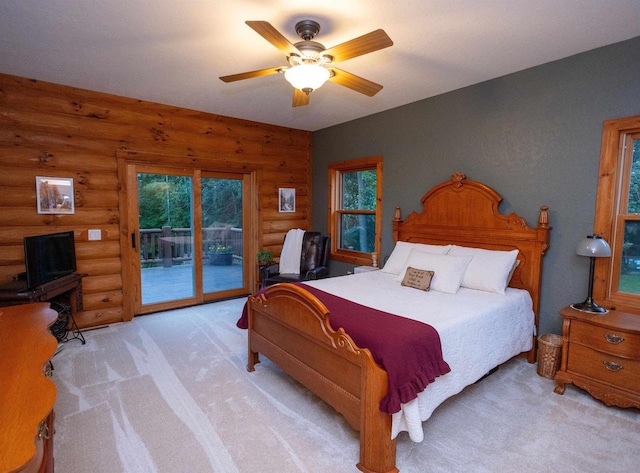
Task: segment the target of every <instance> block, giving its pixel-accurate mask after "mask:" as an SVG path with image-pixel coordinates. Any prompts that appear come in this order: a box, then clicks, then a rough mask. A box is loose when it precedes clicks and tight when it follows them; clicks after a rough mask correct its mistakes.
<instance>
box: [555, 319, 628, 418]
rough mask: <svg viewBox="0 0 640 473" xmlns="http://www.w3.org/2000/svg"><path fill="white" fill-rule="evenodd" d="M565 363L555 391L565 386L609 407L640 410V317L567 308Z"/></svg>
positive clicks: (563, 343) (563, 330)
mask: <svg viewBox="0 0 640 473" xmlns="http://www.w3.org/2000/svg"><path fill="white" fill-rule="evenodd" d="M560 315H561V316H562V317H564V325H563V328H562V339H563V340H562V364H561V366H560V370H558V372H557V373H556V375H555V381H556V383H557V386H556V388H555V390H554V391H555V392H556V393H557V394H563V393H564V389H565V384H566V383H573V384H574V385H576V386H578V387H580V388H582V389H584V390H586V391H588V392H589V393H590V394H591V395H592V396H593V397H595V398H597V399H600V400H601V401H603V402H604V403H605V404H606V405H608V406H619V407H638V408H640V315H635V314H629V313H626V312H619V311H616V310H611V311H609V312H608V313H607V314H604V315H598V314H591V313H588V312H581V311H578V310H574V309H572V308H571V307H565V308H564V309H562V310H561V311H560Z"/></svg>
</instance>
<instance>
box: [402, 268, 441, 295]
mask: <svg viewBox="0 0 640 473" xmlns="http://www.w3.org/2000/svg"><path fill="white" fill-rule="evenodd" d="M431 278H433V271H427V270H426V269H416V268H411V267H409V268H407V272H406V273H405V274H404V279H403V280H402V282H401V283H400V284H401V285H402V286H409V287H413V288H415V289H420V290H421V291H427V292H429V286H431Z"/></svg>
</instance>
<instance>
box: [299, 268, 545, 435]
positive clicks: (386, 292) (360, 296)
mask: <svg viewBox="0 0 640 473" xmlns="http://www.w3.org/2000/svg"><path fill="white" fill-rule="evenodd" d="M393 278H394V275H392V274H388V273H383V272H381V271H370V272H366V273H359V274H353V275H348V276H341V277H335V278H328V279H321V280H317V281H309V282H307V283H305V284H309V285H311V286H314V287H317V288H318V289H320V290H323V291H325V292H329V293H331V294H335V295H337V296H341V297H344V298H346V299H350V300H352V301H354V302H357V303H359V304H362V305H365V306H368V307H373V308H375V309H379V310H383V311H386V312H389V313H391V314H396V315H400V316H404V317H408V318H411V319H414V320H419V321H421V322H424V323H427V324H429V325H431V326H433V327H434V328H435V329H436V330H437V331H438V333H439V334H440V340H441V342H442V352H443V357H444V359H445V361H446V362H447V363H448V364H449V366H450V367H451V372H450V373H448V374H446V375H444V376H440V377H439V378H437V379H436V380H435V382H434V383H431V384H429V386H427V388H426V389H425V390H424V391H423V392H422V393H421V394H420V395H419V396H418V398H417V399H415V400H413V401H411V402H409V403H406V404H403V405H402V410H401V411H400V412H397V413H395V414H393V416H392V417H393V423H392V424H393V425H392V438H395V437H396V436H397V435H398V433H400V432H402V431H408V432H409V436H410V438H411V440H413V441H414V442H421V441H422V440H423V438H424V435H423V430H422V421H425V420H427V419H428V418H429V417H431V414H432V413H433V411H434V410H435V409H436V407H438V406H439V405H440V404H442V403H443V402H444V401H445V400H446V399H447V398H449V397H451V396H453V395H455V394H457V393H459V392H460V391H462V389H463V388H464V387H466V386H468V385H470V384H473V383H474V382H476V381H477V380H478V379H480V378H481V377H482V376H484V375H485V374H486V373H487V372H488V371H489V370H491V369H492V368H494V367H496V366H497V365H499V364H501V363H504V362H505V361H507V360H509V359H510V358H512V357H513V356H515V355H517V354H518V353H521V352H523V351H526V350H529V349H530V348H531V343H532V338H533V333H534V314H533V310H532V306H533V303H532V300H531V296H530V295H529V293H528V292H527V291H524V290H520V289H511V288H509V289H507V292H506V295H499V294H493V293H489V292H482V291H476V290H473V289H466V288H460V289H459V290H458V292H457V293H456V294H447V293H443V292H436V291H429V292H424V291H420V290H417V289H413V288H410V287H406V286H401V285H400V283H399V282H397V281H394V280H393Z"/></svg>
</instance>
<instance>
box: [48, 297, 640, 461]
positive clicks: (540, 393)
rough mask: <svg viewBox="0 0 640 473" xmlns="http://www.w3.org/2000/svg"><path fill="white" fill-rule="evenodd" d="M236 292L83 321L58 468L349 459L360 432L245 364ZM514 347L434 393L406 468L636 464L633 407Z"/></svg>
mask: <svg viewBox="0 0 640 473" xmlns="http://www.w3.org/2000/svg"><path fill="white" fill-rule="evenodd" d="M243 303H244V300H243V299H237V300H232V301H224V302H218V303H214V304H208V305H203V306H198V307H192V308H188V309H182V310H176V311H170V312H164V313H158V314H153V315H147V316H144V317H138V318H136V319H134V321H133V322H130V323H124V324H116V325H112V326H109V327H107V328H102V329H99V330H94V331H87V332H85V337H86V340H87V344H86V345H84V346H83V345H81V344H80V343H79V342H78V341H71V342H69V343H67V344H66V345H65V346H64V348H63V350H62V351H61V352H60V353H59V354H58V355H56V357H55V358H54V360H53V361H54V367H55V370H54V377H53V379H54V381H55V383H56V385H57V387H58V399H57V402H56V406H55V409H56V437H55V465H56V471H57V472H58V473H114V472H126V473H144V472H149V473H155V472H158V473H174V472H175V473H177V472H180V473H182V472H185V473H186V472H189V473H192V472H218V473H233V472H247V473H248V472H281V473H288V472H322V473H325V472H331V473H340V472H357V471H358V470H357V469H356V467H355V464H356V462H357V461H358V436H357V433H356V432H355V431H353V430H352V429H351V428H350V427H349V426H348V425H347V424H346V423H345V422H344V420H343V419H342V418H341V417H340V416H339V415H337V414H336V413H335V412H334V411H333V410H332V409H331V408H330V407H328V406H327V405H325V404H324V403H323V402H322V401H320V400H319V399H318V398H316V397H315V396H314V395H312V394H310V393H309V392H308V391H307V390H306V389H304V388H302V387H301V386H300V385H298V384H297V383H296V382H295V381H292V380H291V379H290V378H289V377H288V376H287V375H285V374H284V373H282V372H281V371H280V370H279V369H278V368H277V367H276V366H275V365H273V364H272V363H270V362H269V361H268V360H267V359H265V358H263V361H262V363H260V364H259V365H258V366H257V368H256V371H255V372H253V373H248V372H247V371H246V369H245V366H246V361H247V348H246V332H245V331H243V330H239V329H237V328H236V327H235V321H236V320H237V318H238V317H239V315H240V310H241V308H242V305H243ZM553 388H554V383H553V381H551V380H548V379H545V378H541V377H540V376H538V375H537V374H536V366H535V365H530V364H528V363H526V362H525V361H524V360H520V359H515V360H512V361H510V362H508V363H506V364H505V365H503V366H502V367H501V368H500V369H499V370H498V371H497V372H496V373H494V374H493V375H491V376H489V377H488V378H486V379H484V380H483V381H481V382H479V383H477V384H475V385H473V386H471V387H469V388H467V389H465V390H464V391H463V392H462V393H461V394H459V395H458V396H456V397H454V398H452V399H450V400H449V401H447V402H446V403H445V404H443V405H442V406H440V407H439V408H438V409H437V410H436V412H435V413H434V415H433V416H432V417H431V419H429V420H428V421H427V422H425V423H424V430H425V440H424V442H422V443H419V444H415V443H413V442H411V441H410V440H409V438H408V436H407V435H406V434H401V436H400V437H399V440H398V455H397V466H398V468H400V470H401V472H402V473H428V472H447V473H449V472H456V473H459V472H474V473H477V472H492V473H493V472H552V471H553V472H557V471H564V472H574V471H575V472H578V471H579V472H594V473H595V472H614V471H615V472H631V471H634V472H635V471H638V465H640V448H639V445H640V414H639V412H638V410H635V409H627V410H625V409H617V408H608V407H606V406H605V405H604V404H602V403H600V402H599V401H596V400H594V399H592V398H591V397H590V396H589V395H588V394H586V393H585V392H584V391H582V390H580V389H577V388H575V387H572V386H569V387H567V391H566V392H565V394H564V395H563V396H558V395H556V394H554V393H553Z"/></svg>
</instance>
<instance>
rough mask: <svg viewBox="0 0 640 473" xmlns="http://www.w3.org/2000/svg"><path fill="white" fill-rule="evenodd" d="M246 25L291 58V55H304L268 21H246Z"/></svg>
mask: <svg viewBox="0 0 640 473" xmlns="http://www.w3.org/2000/svg"><path fill="white" fill-rule="evenodd" d="M245 23H246V24H247V25H249V26H250V27H251V28H253V30H254V31H255V32H256V33H258V34H259V35H260V36H262V37H263V38H264V39H266V40H267V41H269V42H270V43H271V44H273V45H274V46H275V47H276V48H278V49H279V50H280V51H282V52H283V53H284V54H285V55H286V56H290V55H291V53H296V54H298V55H300V56H302V53H301V52H300V51H299V50H298V48H296V47H295V46H294V45H293V44H291V43H290V42H289V40H288V39H287V38H285V37H284V36H283V35H282V34H281V33H280V32H279V31H278V30H277V29H275V28H274V27H273V26H272V25H271V23H269V22H267V21H245Z"/></svg>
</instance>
